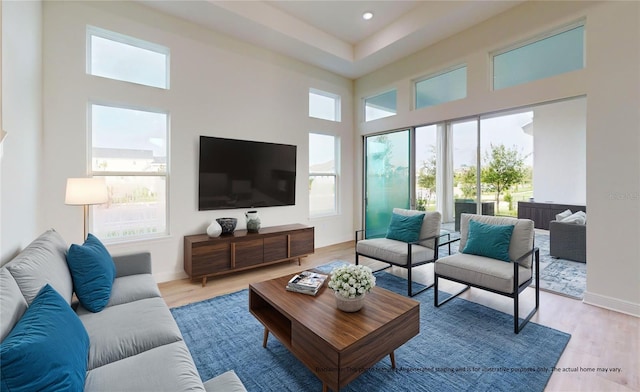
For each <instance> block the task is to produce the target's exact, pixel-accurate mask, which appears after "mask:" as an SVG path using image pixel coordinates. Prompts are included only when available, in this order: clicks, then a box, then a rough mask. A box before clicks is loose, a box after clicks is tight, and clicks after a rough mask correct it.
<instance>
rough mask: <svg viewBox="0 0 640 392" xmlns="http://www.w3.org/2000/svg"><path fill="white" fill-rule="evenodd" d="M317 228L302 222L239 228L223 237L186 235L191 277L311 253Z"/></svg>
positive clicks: (187, 267) (204, 278) (204, 277)
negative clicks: (255, 229)
mask: <svg viewBox="0 0 640 392" xmlns="http://www.w3.org/2000/svg"><path fill="white" fill-rule="evenodd" d="M314 248H315V232H314V228H313V227H310V226H305V225H301V224H293V225H284V226H271V227H263V228H261V229H260V232H258V233H249V232H247V231H246V230H236V231H234V232H233V233H231V234H225V235H221V236H220V237H209V236H208V235H206V234H196V235H189V236H185V237H184V270H185V272H186V273H187V275H189V278H191V280H194V279H202V286H203V287H204V286H205V285H206V284H207V278H209V277H212V276H216V275H223V274H229V273H233V272H237V271H243V270H247V269H252V268H257V267H261V266H263V265H269V264H275V263H280V262H283V261H289V260H294V259H298V265H300V258H301V257H304V256H307V255H310V254H312V253H313V252H314Z"/></svg>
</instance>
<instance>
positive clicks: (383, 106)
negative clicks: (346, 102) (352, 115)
mask: <svg viewBox="0 0 640 392" xmlns="http://www.w3.org/2000/svg"><path fill="white" fill-rule="evenodd" d="M397 93H398V92H397V91H396V90H395V89H394V90H391V91H387V92H386V93H383V94H379V95H376V96H373V97H369V98H365V100H364V121H373V120H377V119H379V118H385V117H389V116H393V115H395V114H396V113H397V103H396V101H397V99H396V96H397Z"/></svg>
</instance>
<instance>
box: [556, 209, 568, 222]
mask: <svg viewBox="0 0 640 392" xmlns="http://www.w3.org/2000/svg"><path fill="white" fill-rule="evenodd" d="M571 214H572V212H571V210H564V211H562V212H561V213H559V214H556V220H557V221H558V222H561V221H562V220H564V218H566V217H568V216H571Z"/></svg>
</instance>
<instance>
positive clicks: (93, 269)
mask: <svg viewBox="0 0 640 392" xmlns="http://www.w3.org/2000/svg"><path fill="white" fill-rule="evenodd" d="M67 264H68V265H69V270H70V271H71V278H72V279H73V289H74V290H75V292H76V295H77V296H78V300H79V301H80V303H81V304H82V306H84V307H85V308H86V309H87V310H89V311H91V312H94V313H95V312H99V311H101V310H102V309H104V308H105V306H107V303H108V302H109V298H110V297H111V287H112V286H113V281H114V279H115V278H116V265H115V264H114V263H113V259H112V258H111V255H110V254H109V251H108V250H107V248H105V247H104V245H103V244H102V242H100V240H99V239H98V238H96V237H95V236H94V235H93V234H91V233H89V235H88V236H87V240H86V241H85V242H84V244H83V245H76V244H73V245H71V247H70V248H69V252H68V253H67Z"/></svg>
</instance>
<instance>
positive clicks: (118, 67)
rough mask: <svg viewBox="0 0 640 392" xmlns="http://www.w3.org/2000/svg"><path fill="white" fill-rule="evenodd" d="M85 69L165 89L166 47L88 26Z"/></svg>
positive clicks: (167, 59) (166, 70)
mask: <svg viewBox="0 0 640 392" xmlns="http://www.w3.org/2000/svg"><path fill="white" fill-rule="evenodd" d="M87 73H88V74H90V75H94V76H102V77H105V78H109V79H115V80H121V81H125V82H131V83H137V84H142V85H145V86H151V87H159V88H163V89H168V88H169V48H167V47H165V46H162V45H158V44H154V43H152V42H147V41H144V40H141V39H138V38H133V37H129V36H126V35H124V34H120V33H116V32H113V31H109V30H104V29H101V28H98V27H94V26H89V27H87Z"/></svg>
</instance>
